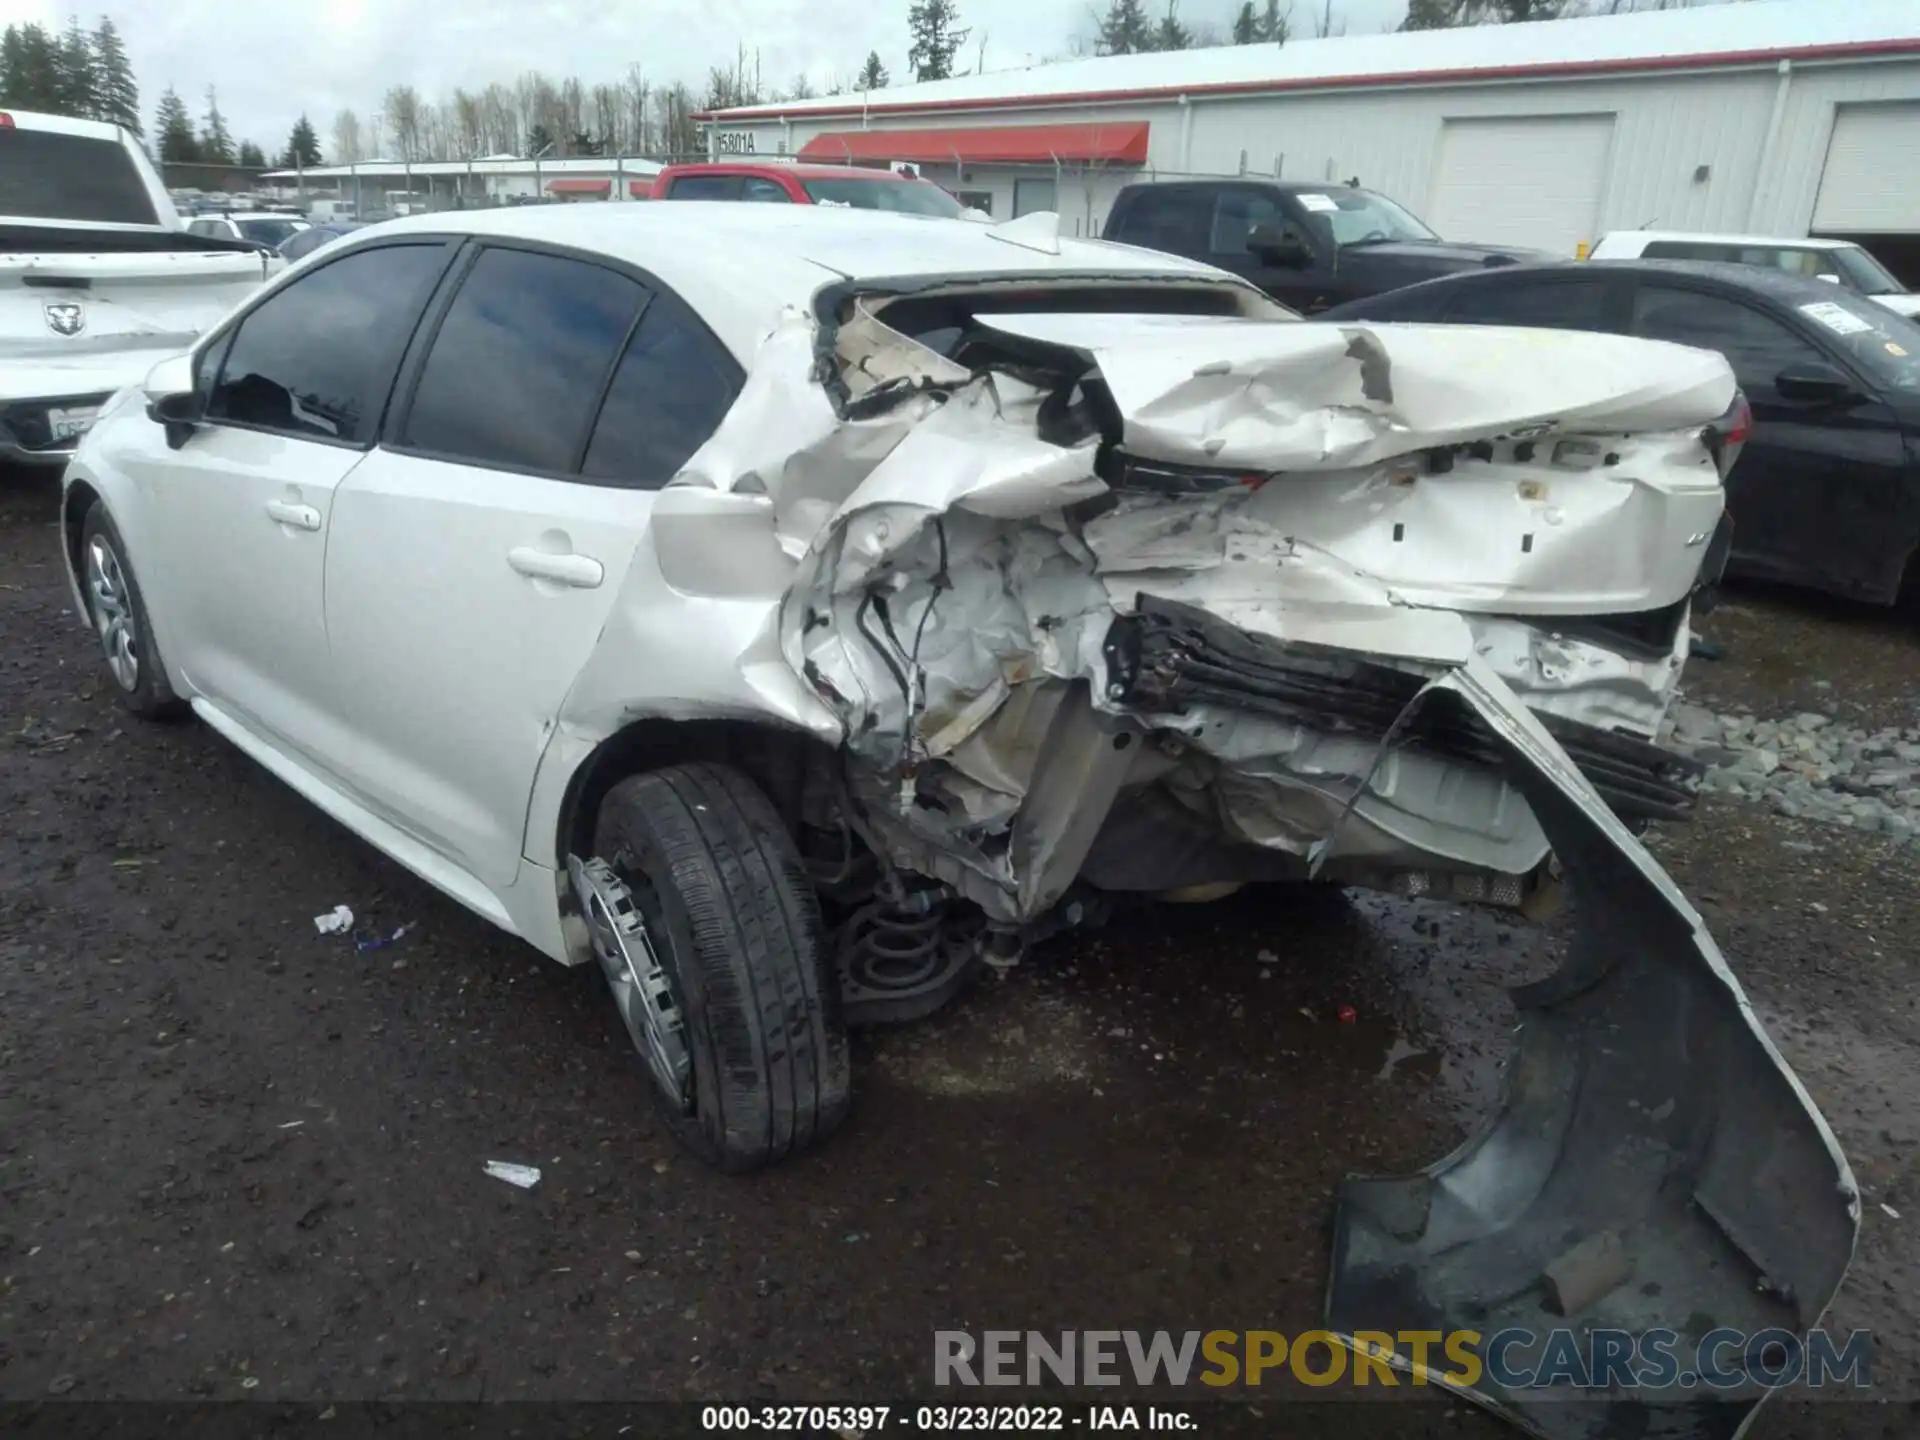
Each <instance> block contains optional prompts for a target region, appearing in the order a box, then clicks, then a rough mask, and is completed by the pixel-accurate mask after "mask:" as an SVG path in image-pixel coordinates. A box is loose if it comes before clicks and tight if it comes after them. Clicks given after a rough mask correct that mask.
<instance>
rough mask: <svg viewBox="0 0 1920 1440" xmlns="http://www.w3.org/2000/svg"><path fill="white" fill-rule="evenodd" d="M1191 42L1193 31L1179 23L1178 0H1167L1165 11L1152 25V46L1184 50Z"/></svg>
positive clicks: (1160, 48)
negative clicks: (1155, 23)
mask: <svg viewBox="0 0 1920 1440" xmlns="http://www.w3.org/2000/svg"><path fill="white" fill-rule="evenodd" d="M1192 44H1193V32H1192V31H1191V30H1189V29H1187V27H1186V26H1184V25H1182V24H1181V23H1180V0H1167V13H1166V14H1165V15H1162V16H1161V17H1160V23H1159V24H1158V25H1156V26H1155V27H1154V31H1153V48H1154V49H1156V50H1185V49H1187V48H1188V47H1190V46H1191V45H1192Z"/></svg>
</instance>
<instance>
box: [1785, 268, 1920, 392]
mask: <svg viewBox="0 0 1920 1440" xmlns="http://www.w3.org/2000/svg"><path fill="white" fill-rule="evenodd" d="M1821 289H1822V291H1823V292H1825V291H1826V290H1827V289H1828V287H1826V286H1822V287H1821ZM1795 308H1797V309H1798V310H1799V312H1800V314H1801V316H1802V318H1804V319H1806V320H1809V321H1811V322H1813V325H1814V333H1815V334H1817V335H1819V336H1820V338H1821V339H1822V340H1824V341H1825V342H1826V343H1827V344H1829V345H1836V346H1838V347H1839V348H1840V350H1841V351H1842V353H1844V354H1845V355H1846V357H1847V358H1848V359H1849V360H1851V361H1852V362H1853V363H1854V364H1855V365H1857V366H1859V367H1860V368H1861V369H1862V370H1864V371H1866V372H1867V373H1868V374H1869V375H1871V376H1873V377H1874V378H1875V379H1876V380H1879V381H1880V382H1882V383H1883V384H1886V385H1892V386H1896V387H1898V388H1899V389H1901V390H1911V391H1920V324H1916V323H1915V322H1914V321H1913V320H1911V319H1909V318H1908V317H1906V316H1904V315H1896V314H1894V313H1893V311H1891V310H1889V309H1887V307H1886V306H1884V305H1882V304H1881V303H1880V302H1879V301H1877V300H1869V299H1867V298H1866V297H1865V296H1862V295H1855V294H1854V293H1853V292H1852V291H1850V290H1842V289H1839V288H1838V287H1833V292H1832V293H1831V294H1828V293H1822V294H1821V295H1819V296H1818V297H1816V298H1813V299H1808V300H1802V301H1800V302H1799V304H1798V305H1797V306H1796V307H1795Z"/></svg>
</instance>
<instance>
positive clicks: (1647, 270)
mask: <svg viewBox="0 0 1920 1440" xmlns="http://www.w3.org/2000/svg"><path fill="white" fill-rule="evenodd" d="M1317 318H1318V319H1320V320H1325V321H1339V320H1367V321H1394V320H1418V321H1439V322H1442V323H1451V324H1465V325H1524V326H1534V327H1542V328H1547V329H1556V330H1604V331H1612V332H1614V333H1616V334H1622V335H1640V336H1644V337H1646V338H1648V339H1651V340H1669V341H1672V342H1674V343H1676V344H1680V345H1690V346H1693V347H1695V348H1697V349H1701V350H1717V351H1719V352H1720V353H1721V354H1723V355H1725V356H1726V357H1727V361H1728V363H1729V364H1730V365H1732V366H1733V372H1734V375H1735V377H1736V378H1737V379H1738V381H1739V383H1740V388H1741V389H1742V390H1744V391H1745V392H1746V395H1747V399H1748V400H1749V402H1750V403H1751V404H1752V406H1753V432H1752V435H1751V436H1750V437H1749V439H1748V443H1747V446H1746V449H1745V450H1744V451H1743V452H1742V454H1741V456H1740V459H1739V461H1738V462H1737V463H1736V464H1735V466H1734V468H1733V472H1732V474H1731V475H1730V476H1729V477H1728V479H1727V509H1728V513H1729V514H1730V515H1731V516H1732V518H1733V552H1732V556H1731V559H1730V561H1729V564H1728V566H1727V570H1728V573H1729V574H1734V575H1750V576H1753V577H1755V578H1758V579H1767V580H1780V581H1785V582H1788V583H1790V584H1795V585H1804V586H1807V587H1810V588H1812V589H1815V590H1824V591H1827V592H1829V593H1831V594H1835V595H1842V596H1846V597H1849V598H1852V599H1856V600H1867V601H1873V602H1876V603H1879V604H1883V605H1884V604H1891V603H1893V601H1895V600H1896V599H1898V598H1899V595H1900V593H1901V588H1902V584H1903V581H1905V582H1911V583H1920V564H1916V563H1915V562H1914V554H1915V551H1916V549H1917V548H1920V325H1916V324H1915V323H1914V322H1913V321H1912V320H1908V319H1905V318H1903V317H1901V316H1899V315H1896V314H1894V313H1893V312H1892V311H1891V310H1888V309H1886V308H1885V307H1883V306H1880V305H1877V304H1875V303H1874V302H1873V301H1871V300H1868V299H1865V298H1863V297H1861V296H1859V295H1855V294H1853V293H1851V292H1850V291H1847V290H1845V289H1842V288H1841V287H1840V286H1838V285H1830V284H1824V283H1822V282H1820V281H1818V280H1808V279H1802V278H1800V277H1797V276H1791V275H1785V274H1775V273H1772V272H1769V271H1766V270H1759V269H1755V268H1753V267H1751V266H1742V265H1708V264H1686V263H1677V262H1672V261H1648V260H1625V261H1592V262H1585V263H1581V262H1569V263H1565V264H1556V265H1525V266H1512V267H1509V268H1505V269H1499V270H1485V271H1476V272H1473V273H1471V274H1466V275H1453V276H1448V277H1447V278H1445V279H1442V280H1432V281H1429V282H1427V283H1425V284H1422V285H1412V286H1409V287H1407V288H1406V289H1404V290H1395V291H1391V292H1389V293H1387V294H1385V295H1375V296H1371V297H1369V298H1367V299H1364V300H1356V301H1353V302H1351V303H1350V304H1346V305H1341V306H1337V307H1335V308H1334V309H1332V310H1328V311H1326V312H1325V313H1324V314H1322V315H1321V316H1319V317H1317Z"/></svg>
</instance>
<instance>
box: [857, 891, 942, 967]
mask: <svg viewBox="0 0 1920 1440" xmlns="http://www.w3.org/2000/svg"><path fill="white" fill-rule="evenodd" d="M949 905H950V902H949V900H948V897H947V893H946V891H944V890H931V889H930V890H910V891H908V892H907V893H906V895H905V896H904V897H902V898H900V899H894V898H889V897H888V896H886V895H879V896H876V897H875V898H874V899H872V900H870V901H868V902H867V903H866V904H864V905H862V906H860V907H859V908H858V909H857V910H855V911H854V912H853V914H852V915H851V916H849V917H848V919H847V923H846V926H845V928H844V929H843V930H842V931H841V941H840V954H841V959H842V961H843V963H844V964H845V965H846V967H847V969H848V970H849V971H850V972H851V974H852V975H853V977H854V978H855V979H856V980H858V981H859V982H860V983H861V984H863V985H866V986H868V987H870V988H872V989H875V990H907V989H911V988H912V987H914V986H916V985H921V984H924V983H925V982H926V981H928V980H930V979H932V978H933V976H934V975H936V974H937V973H938V972H939V971H940V970H941V969H942V968H943V967H945V966H946V965H947V963H948V957H947V951H946V947H945V945H944V944H943V943H942V941H943V932H944V930H945V927H946V923H947V911H948V908H949Z"/></svg>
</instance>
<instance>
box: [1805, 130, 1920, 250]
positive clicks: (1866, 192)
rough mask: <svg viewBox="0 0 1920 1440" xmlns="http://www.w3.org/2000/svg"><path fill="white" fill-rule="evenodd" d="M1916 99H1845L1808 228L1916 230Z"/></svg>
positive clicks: (1919, 163) (1919, 206)
mask: <svg viewBox="0 0 1920 1440" xmlns="http://www.w3.org/2000/svg"><path fill="white" fill-rule="evenodd" d="M1916 174H1920V105H1913V104H1905V105H1849V106H1843V107H1842V108H1841V109H1840V111H1839V113H1838V114H1837V115H1836V116H1835V117H1834V122H1833V141H1832V143H1831V144H1830V145H1828V147H1827V168H1826V171H1825V173H1824V174H1822V175H1821V177H1820V201H1819V204H1817V205H1816V206H1815V207H1814V212H1813V228H1814V229H1815V230H1818V231H1820V232H1822V233H1823V234H1824V233H1827V232H1830V231H1839V232H1848V231H1851V232H1853V233H1855V234H1863V235H1885V234H1888V233H1889V232H1895V231H1920V185H1916V184H1915V183H1914V176H1915V175H1916Z"/></svg>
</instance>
